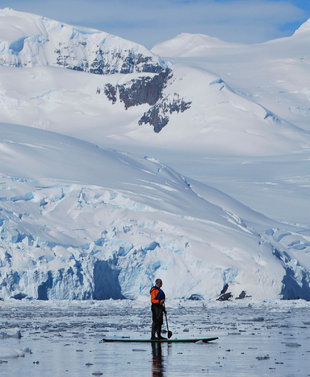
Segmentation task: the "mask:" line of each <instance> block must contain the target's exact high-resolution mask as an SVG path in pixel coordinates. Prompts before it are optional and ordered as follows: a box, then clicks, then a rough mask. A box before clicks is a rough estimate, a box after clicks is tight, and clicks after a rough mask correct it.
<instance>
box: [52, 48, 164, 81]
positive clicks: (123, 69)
mask: <svg viewBox="0 0 310 377" xmlns="http://www.w3.org/2000/svg"><path fill="white" fill-rule="evenodd" d="M60 45H61V46H60V47H59V48H58V49H56V50H55V51H54V53H55V55H56V64H57V65H59V66H62V67H64V68H67V69H72V70H75V71H84V72H90V73H94V74H98V75H110V74H115V73H123V74H129V73H133V72H147V73H159V72H161V71H163V69H164V68H163V67H162V66H161V65H160V64H158V63H156V62H154V61H153V60H152V56H144V55H143V54H141V53H137V52H135V51H134V49H125V50H118V49H112V50H104V49H103V48H102V47H101V46H100V45H97V46H95V47H94V46H91V49H92V51H91V56H92V57H91V58H90V59H89V57H87V54H86V51H87V42H86V41H84V42H78V46H72V45H71V44H70V43H69V44H64V45H63V44H62V43H60ZM77 49H78V51H79V53H78V54H76V50H77ZM79 55H85V58H79ZM93 56H94V57H93Z"/></svg>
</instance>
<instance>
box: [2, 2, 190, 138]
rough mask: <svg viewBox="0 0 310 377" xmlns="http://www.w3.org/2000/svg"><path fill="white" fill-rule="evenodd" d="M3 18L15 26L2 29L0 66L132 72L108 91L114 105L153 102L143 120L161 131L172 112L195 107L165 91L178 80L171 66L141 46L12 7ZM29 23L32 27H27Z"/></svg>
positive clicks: (141, 122)
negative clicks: (117, 103) (173, 79)
mask: <svg viewBox="0 0 310 377" xmlns="http://www.w3.org/2000/svg"><path fill="white" fill-rule="evenodd" d="M1 17H2V18H3V17H5V20H6V22H8V19H10V18H12V21H11V22H10V23H9V24H13V25H14V27H13V29H12V30H11V31H10V32H7V33H2V35H1V31H0V65H5V66H11V67H19V68H22V67H33V66H45V65H48V66H54V67H63V68H65V69H70V70H74V71H83V72H89V73H92V74H97V75H107V76H108V75H115V74H121V75H124V76H127V75H131V78H130V79H128V81H127V80H126V79H122V80H121V81H123V82H125V84H122V85H120V84H118V85H113V84H112V83H111V82H112V80H114V79H112V78H111V82H110V83H107V84H106V85H105V88H104V93H105V94H106V96H107V98H108V99H109V100H110V101H111V102H112V103H115V102H116V101H117V100H118V98H119V100H120V101H121V102H123V103H124V105H125V109H126V110H127V109H128V108H129V107H132V106H139V105H142V104H148V105H149V106H151V107H150V109H149V110H148V111H147V112H145V113H144V114H143V115H142V117H141V118H140V120H139V121H138V124H139V125H143V124H149V125H151V126H152V127H153V128H154V131H155V132H157V133H158V132H160V131H161V130H162V128H163V127H165V126H166V125H167V123H168V122H169V115H170V114H172V113H173V112H183V111H185V110H186V109H188V108H189V107H190V104H191V102H185V100H184V99H182V98H181V96H180V95H179V94H177V93H174V94H171V93H170V94H169V93H164V90H165V88H166V87H167V85H168V83H169V81H170V80H172V78H173V74H172V70H171V69H170V68H169V65H168V64H167V63H166V62H165V61H164V60H163V59H161V58H160V57H158V56H156V55H154V54H153V53H152V52H151V51H149V50H147V49H146V48H145V47H143V46H141V45H138V44H136V43H133V42H130V41H126V40H124V39H122V38H119V37H116V36H114V35H111V34H108V33H105V32H101V31H98V30H93V29H84V28H77V27H74V26H71V25H67V24H63V23H60V22H57V21H53V20H50V19H47V18H45V17H40V16H36V15H31V14H27V13H21V12H15V11H13V10H11V9H6V10H2V11H1V10H0V21H1ZM27 23H30V24H31V28H29V25H28V27H25V26H24V25H25V24H27ZM16 30H18V32H17V31H16ZM137 74H138V75H139V76H138V77H137ZM132 76H134V77H135V78H134V79H133V78H132ZM106 82H107V81H106Z"/></svg>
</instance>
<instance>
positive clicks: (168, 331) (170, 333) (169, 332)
mask: <svg viewBox="0 0 310 377" xmlns="http://www.w3.org/2000/svg"><path fill="white" fill-rule="evenodd" d="M164 313H165V318H166V325H167V333H168V339H170V338H171V337H172V332H171V331H170V330H169V327H168V319H167V313H166V309H165V310H164Z"/></svg>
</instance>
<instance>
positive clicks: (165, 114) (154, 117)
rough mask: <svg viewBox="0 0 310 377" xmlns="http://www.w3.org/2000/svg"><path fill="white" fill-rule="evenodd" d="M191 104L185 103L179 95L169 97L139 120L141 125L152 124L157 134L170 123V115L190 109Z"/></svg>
mask: <svg viewBox="0 0 310 377" xmlns="http://www.w3.org/2000/svg"><path fill="white" fill-rule="evenodd" d="M190 107H191V102H185V100H184V99H183V98H180V96H179V94H177V93H174V95H173V96H167V97H165V98H162V99H161V100H160V101H158V102H157V103H156V104H155V105H154V106H152V107H151V108H150V110H149V111H147V112H146V113H144V114H143V116H142V118H141V119H140V120H139V125H142V124H150V125H152V126H153V127H154V131H155V132H156V133H158V132H160V131H161V130H162V129H163V128H164V127H165V126H166V125H167V123H168V122H169V114H172V113H174V112H177V113H179V112H181V113H183V111H185V110H187V109H189V108H190Z"/></svg>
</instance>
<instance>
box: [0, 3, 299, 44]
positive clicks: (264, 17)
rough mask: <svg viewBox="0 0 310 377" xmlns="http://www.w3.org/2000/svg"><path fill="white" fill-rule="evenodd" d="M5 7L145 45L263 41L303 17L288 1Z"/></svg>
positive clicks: (56, 4)
mask: <svg viewBox="0 0 310 377" xmlns="http://www.w3.org/2000/svg"><path fill="white" fill-rule="evenodd" d="M2 2H3V3H4V4H5V5H6V6H11V7H13V8H15V9H17V10H25V11H30V12H33V13H38V14H42V15H45V16H47V17H51V18H55V19H59V20H62V21H64V22H68V23H74V24H80V25H85V26H91V27H96V28H99V29H101V30H104V31H107V32H110V33H114V34H117V35H120V36H122V37H124V38H127V39H130V40H134V41H137V42H140V43H143V44H144V45H146V46H147V47H151V46H152V45H153V44H155V43H158V42H160V41H163V40H166V39H169V38H172V37H174V36H175V35H177V34H179V33H181V32H189V33H203V34H208V35H212V36H215V37H218V38H221V39H223V40H227V41H238V42H245V43H248V42H249V43H251V42H260V41H264V40H267V39H272V38H276V37H280V36H281V35H283V34H282V33H281V32H280V28H281V26H283V25H284V24H286V23H292V22H296V21H300V22H301V21H303V20H304V19H305V13H304V12H303V11H302V10H301V9H299V8H297V7H295V6H294V5H292V4H290V3H289V2H287V1H284V0H283V1H269V0H238V1H235V0H226V1H216V0H192V1H184V0H156V1H154V0H144V1H143V0H131V1H129V0H67V1H66V0H45V1H44V2H41V1H38V0H28V1H26V2H25V1H22V0H10V1H9V0H7V1H5V0H4V1H2Z"/></svg>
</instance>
